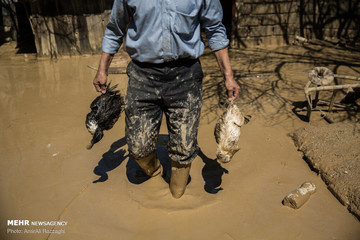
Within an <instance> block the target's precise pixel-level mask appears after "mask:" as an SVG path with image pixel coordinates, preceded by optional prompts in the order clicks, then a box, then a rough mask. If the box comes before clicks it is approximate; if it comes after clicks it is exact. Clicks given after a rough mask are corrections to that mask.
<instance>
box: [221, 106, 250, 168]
mask: <svg viewBox="0 0 360 240" xmlns="http://www.w3.org/2000/svg"><path fill="white" fill-rule="evenodd" d="M250 118H251V116H250V115H245V116H244V115H243V114H242V113H241V111H240V110H239V108H238V107H237V106H236V104H234V103H233V101H231V102H230V104H229V106H228V108H227V109H226V111H225V112H224V113H223V114H222V115H221V116H220V118H219V119H218V121H217V122H216V125H215V131H214V135H215V140H216V143H217V144H218V145H217V149H216V158H217V160H218V161H220V162H223V163H228V162H230V160H231V158H232V157H233V156H234V154H235V153H236V152H237V151H239V149H240V148H239V146H238V144H237V143H238V141H239V137H240V127H241V126H242V125H244V124H246V123H248V122H249V121H250Z"/></svg>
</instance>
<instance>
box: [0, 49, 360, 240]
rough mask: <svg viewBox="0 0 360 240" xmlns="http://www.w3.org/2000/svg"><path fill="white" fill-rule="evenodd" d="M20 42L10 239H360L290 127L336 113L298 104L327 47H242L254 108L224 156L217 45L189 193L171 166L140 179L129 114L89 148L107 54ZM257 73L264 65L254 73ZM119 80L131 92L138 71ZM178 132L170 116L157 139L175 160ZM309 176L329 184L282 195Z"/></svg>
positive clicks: (11, 120) (2, 56) (241, 66)
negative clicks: (173, 187)
mask: <svg viewBox="0 0 360 240" xmlns="http://www.w3.org/2000/svg"><path fill="white" fill-rule="evenodd" d="M14 47H15V46H14V44H3V45H2V46H0V86H1V87H0V113H1V115H0V133H1V138H0V156H1V157H0V159H1V161H0V167H1V173H0V192H1V195H0V207H1V214H0V227H1V229H0V230H1V232H0V239H4V240H7V239H9V240H10V239H11V240H13V239H19V240H24V239H61V240H64V239H69V240H70V239H71V240H74V239H76V240H81V239H86V240H90V239H94V240H95V239H96V240H98V239H108V240H111V239H121V240H127V239H176V240H177V239H209V240H219V239H224V240H230V239H270V240H271V239H274V240H275V239H276V240H281V239H284V240H285V239H304V240H305V239H316V240H322V239H324V240H325V239H326V240H329V239H342V240H343V239H348V240H350V239H351V240H357V239H360V223H359V221H358V220H357V219H356V218H355V217H354V216H353V215H352V214H351V213H349V212H348V211H347V209H346V208H345V207H344V206H343V205H341V203H340V202H339V201H338V200H337V199H336V198H335V197H334V196H333V195H332V194H331V192H330V191H329V190H328V189H327V187H326V185H325V183H324V182H323V181H322V180H321V177H320V176H318V175H317V174H316V173H315V172H313V171H311V169H310V168H309V166H308V165H307V163H306V162H305V161H304V160H303V156H302V153H301V152H298V151H297V149H296V147H295V146H294V143H293V141H292V140H291V138H290V137H289V133H291V132H293V131H294V130H296V129H298V128H300V127H303V126H306V125H308V124H313V125H316V124H327V123H326V122H325V121H324V122H322V121H321V119H320V118H318V119H317V117H316V116H317V115H316V114H314V116H315V115H316V116H315V117H314V118H315V120H314V121H313V122H311V123H307V122H304V121H303V120H302V119H301V118H299V116H296V115H295V114H294V113H293V112H292V111H291V110H292V108H293V103H294V102H301V101H304V100H305V99H304V94H303V91H302V88H303V86H304V85H305V83H306V82H307V81H308V80H307V78H306V77H307V76H306V75H304V74H303V72H306V71H307V70H309V69H311V68H312V67H313V66H314V64H315V63H316V61H320V60H321V59H327V58H326V57H325V58H322V57H317V56H311V57H312V58H314V57H316V59H317V60H316V61H313V60H311V59H310V58H309V54H308V53H309V52H308V51H309V50H304V49H303V48H301V47H299V46H293V47H292V48H283V49H281V50H274V51H260V50H246V51H239V50H232V51H231V54H230V55H231V61H232V63H233V68H234V72H235V75H236V76H237V79H239V81H240V83H241V87H242V90H243V92H242V96H241V97H240V99H239V100H237V103H238V105H240V108H241V110H242V111H244V112H245V113H246V114H250V115H252V119H251V121H250V122H249V123H248V124H247V125H245V126H243V127H242V129H241V136H240V141H239V146H240V150H239V151H238V152H237V153H236V154H235V155H234V157H233V159H232V160H231V162H230V163H227V164H222V165H220V164H217V163H216V162H215V161H214V158H215V150H216V142H215V138H214V135H213V134H214V126H215V123H216V119H217V117H218V116H219V115H220V114H221V113H222V111H223V110H224V108H223V106H222V105H221V104H219V102H221V101H222V96H223V90H224V88H223V85H222V83H221V81H222V80H221V76H220V73H219V72H218V71H217V65H216V62H215V59H214V57H213V56H212V55H211V54H209V53H207V54H205V56H204V57H203V58H202V59H201V61H202V65H203V68H204V73H205V78H204V84H203V87H204V97H203V100H204V102H203V109H202V116H201V121H200V126H199V134H198V143H199V146H200V149H201V152H200V154H199V156H198V157H197V158H196V159H195V160H194V162H193V165H192V169H191V173H190V174H191V182H190V184H189V185H188V188H187V190H186V192H185V195H184V196H183V197H182V198H180V199H173V198H172V197H171V194H170V192H169V189H168V185H167V183H166V182H165V181H164V180H163V179H162V178H161V176H157V177H154V178H152V179H150V180H148V181H146V182H144V183H141V184H138V183H137V182H135V181H133V179H132V177H131V173H132V172H133V169H134V168H136V164H134V162H133V161H131V160H129V157H128V152H127V145H126V142H125V139H124V115H123V114H122V115H121V116H120V118H119V121H118V122H117V123H116V124H115V126H114V128H113V129H112V130H110V131H106V132H104V138H103V139H102V140H101V141H100V142H99V143H97V144H95V145H94V147H93V148H92V149H91V150H87V149H86V145H87V144H88V143H89V141H90V139H91V135H90V134H89V133H88V132H87V130H86V128H85V116H86V114H87V113H88V112H89V111H90V108H89V106H90V103H91V101H92V100H93V99H94V98H95V97H96V96H98V93H96V91H95V90H94V87H93V85H92V79H93V77H94V74H95V72H94V70H92V69H90V68H88V67H87V65H90V66H95V67H96V66H97V65H98V61H99V58H100V55H95V56H73V57H62V58H59V59H57V60H50V59H37V58H36V57H35V56H34V55H24V54H20V55H17V54H16V51H15V49H14ZM315 50H316V49H315ZM305 53H307V54H308V55H306V54H305ZM316 53H317V54H321V52H320V53H319V51H316ZM334 54H335V53H334ZM336 56H338V57H343V58H349V55H346V54H343V53H341V54H336ZM354 59H359V58H354ZM346 60H347V59H345V60H343V62H344V61H346ZM349 61H350V60H349ZM281 63H283V64H281ZM115 64H116V59H115ZM332 64H333V63H331V62H330V63H328V66H333V65H332ZM358 68H359V67H358ZM274 69H276V71H277V70H278V71H277V72H276V71H274ZM338 69H339V71H340V72H341V71H343V72H341V73H347V74H351V73H353V72H351V71H353V68H348V67H346V66H340V67H339V68H338ZM357 70H358V69H357ZM247 72H252V73H254V72H257V73H258V75H248V76H246V75H242V73H247ZM109 80H112V82H113V83H114V84H115V83H118V84H119V88H120V90H121V93H122V94H126V86H127V76H126V74H112V75H109ZM275 85H276V87H275V88H274V86H275ZM271 87H273V89H271ZM251 99H253V100H254V99H256V101H255V100H254V101H251ZM166 134H167V129H166V124H165V122H163V126H162V128H161V138H160V141H159V142H158V149H157V150H158V153H159V156H160V157H161V159H162V160H161V161H162V163H163V164H164V165H166V164H168V157H167V155H166V152H165V147H164V146H165V142H166ZM306 181H310V182H312V183H314V184H315V185H316V187H317V191H316V193H314V194H313V195H312V196H311V198H310V199H309V201H308V202H307V203H305V205H304V206H302V207H301V208H300V209H298V210H294V209H291V208H289V207H286V206H284V205H282V200H283V198H284V197H285V196H286V195H287V194H288V193H290V192H291V191H293V190H294V189H295V188H297V187H299V186H300V185H301V184H302V183H303V182H306ZM205 186H206V187H205ZM11 220H28V221H29V222H28V223H29V225H27V224H21V223H26V222H16V221H11ZM39 222H40V225H39ZM16 223H18V224H16ZM19 223H20V224H19ZM41 224H45V226H44V225H41Z"/></svg>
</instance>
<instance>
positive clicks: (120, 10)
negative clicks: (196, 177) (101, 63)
mask: <svg viewBox="0 0 360 240" xmlns="http://www.w3.org/2000/svg"><path fill="white" fill-rule="evenodd" d="M129 19H130V17H129V12H128V7H127V5H126V3H125V1H124V0H115V1H114V4H113V8H112V11H111V15H110V19H109V22H108V24H107V25H106V29H105V34H104V38H103V41H102V51H103V52H105V53H109V54H115V53H116V52H117V51H118V50H119V48H120V46H121V44H122V43H123V39H124V36H125V34H126V29H127V25H128V23H129V21H130V20H129Z"/></svg>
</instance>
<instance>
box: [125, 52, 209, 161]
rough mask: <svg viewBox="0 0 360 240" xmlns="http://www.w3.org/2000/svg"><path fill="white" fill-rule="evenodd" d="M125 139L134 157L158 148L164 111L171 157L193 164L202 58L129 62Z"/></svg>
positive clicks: (195, 152)
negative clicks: (159, 61) (162, 61)
mask: <svg viewBox="0 0 360 240" xmlns="http://www.w3.org/2000/svg"><path fill="white" fill-rule="evenodd" d="M127 74H128V76H129V84H128V89H127V95H126V108H125V123H126V129H125V134H126V141H127V144H128V149H129V152H130V154H131V155H132V157H134V158H135V159H141V158H143V157H146V156H148V155H149V154H151V153H153V152H154V151H155V144H156V141H157V139H158V135H159V130H160V125H161V120H162V116H163V113H164V114H165V116H166V123H167V127H168V131H169V142H168V145H167V151H168V154H169V157H170V158H171V159H172V160H174V161H178V162H180V163H183V164H186V163H190V162H191V161H192V160H193V159H194V158H195V157H196V154H197V151H198V146H197V140H196V138H197V131H198V125H199V120H200V111H201V104H202V78H203V72H202V69H201V64H200V61H199V60H194V59H186V60H177V61H175V62H171V63H163V64H149V63H139V62H135V61H132V62H130V64H129V65H128V68H127Z"/></svg>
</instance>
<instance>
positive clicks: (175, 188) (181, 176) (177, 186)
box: [170, 161, 191, 198]
mask: <svg viewBox="0 0 360 240" xmlns="http://www.w3.org/2000/svg"><path fill="white" fill-rule="evenodd" d="M190 168H191V163H190V164H180V163H178V162H176V161H172V167H171V178H170V192H171V194H172V196H173V197H174V198H180V197H181V196H182V195H183V194H184V192H185V189H186V185H187V183H188V179H189V174H190Z"/></svg>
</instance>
